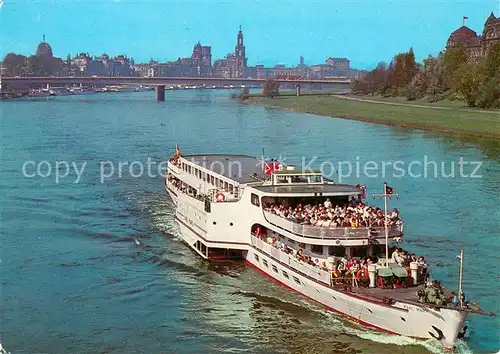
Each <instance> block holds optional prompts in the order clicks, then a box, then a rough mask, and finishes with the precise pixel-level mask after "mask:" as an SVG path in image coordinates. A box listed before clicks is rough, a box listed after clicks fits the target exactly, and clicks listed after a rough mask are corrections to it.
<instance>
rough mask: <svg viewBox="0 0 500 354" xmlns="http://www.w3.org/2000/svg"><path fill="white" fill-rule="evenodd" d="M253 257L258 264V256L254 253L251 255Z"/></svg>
mask: <svg viewBox="0 0 500 354" xmlns="http://www.w3.org/2000/svg"><path fill="white" fill-rule="evenodd" d="M253 257H254V258H255V260H256V261H257V262H258V261H259V256H257V254H256V253H254V254H253Z"/></svg>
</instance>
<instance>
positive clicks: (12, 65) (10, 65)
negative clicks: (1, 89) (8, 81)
mask: <svg viewBox="0 0 500 354" xmlns="http://www.w3.org/2000/svg"><path fill="white" fill-rule="evenodd" d="M2 66H3V68H4V72H5V76H21V75H25V74H26V66H27V58H26V57H25V56H24V55H18V54H15V53H9V54H7V55H6V56H5V58H4V59H3V62H2Z"/></svg>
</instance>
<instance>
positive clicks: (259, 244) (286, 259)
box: [251, 235, 331, 285]
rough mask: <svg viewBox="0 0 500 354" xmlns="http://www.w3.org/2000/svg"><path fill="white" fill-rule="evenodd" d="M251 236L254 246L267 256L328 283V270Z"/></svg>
mask: <svg viewBox="0 0 500 354" xmlns="http://www.w3.org/2000/svg"><path fill="white" fill-rule="evenodd" d="M251 238H252V245H253V246H254V247H256V248H257V249H259V250H260V251H262V252H264V253H266V254H267V255H268V256H271V257H272V258H273V259H274V260H276V261H278V262H279V263H281V264H286V265H288V266H289V267H291V268H293V269H294V270H295V271H297V272H299V273H301V274H302V275H305V276H306V277H307V278H312V279H314V280H316V281H320V282H322V283H325V284H327V285H330V283H331V276H330V272H329V271H326V270H323V269H321V268H319V267H315V266H312V265H309V264H306V263H304V262H301V261H299V260H298V259H297V258H296V257H295V256H294V255H292V254H289V253H286V252H284V251H282V250H280V249H278V248H276V247H274V246H273V245H271V244H269V243H267V242H266V241H264V240H261V239H260V238H258V237H255V236H253V235H252V236H251Z"/></svg>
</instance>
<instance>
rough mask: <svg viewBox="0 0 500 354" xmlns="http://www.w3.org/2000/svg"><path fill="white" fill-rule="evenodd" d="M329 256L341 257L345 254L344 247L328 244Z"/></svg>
mask: <svg viewBox="0 0 500 354" xmlns="http://www.w3.org/2000/svg"><path fill="white" fill-rule="evenodd" d="M328 255H329V256H337V257H343V256H345V247H343V246H330V247H328Z"/></svg>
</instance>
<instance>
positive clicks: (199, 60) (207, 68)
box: [191, 42, 212, 76]
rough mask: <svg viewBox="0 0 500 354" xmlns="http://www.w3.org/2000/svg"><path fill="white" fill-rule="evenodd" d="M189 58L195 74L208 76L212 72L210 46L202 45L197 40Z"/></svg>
mask: <svg viewBox="0 0 500 354" xmlns="http://www.w3.org/2000/svg"><path fill="white" fill-rule="evenodd" d="M191 59H192V60H193V65H194V66H195V67H196V73H197V76H210V75H211V74H212V48H211V47H210V46H202V45H201V44H200V42H198V44H196V45H195V46H194V48H193V54H192V55H191Z"/></svg>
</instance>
